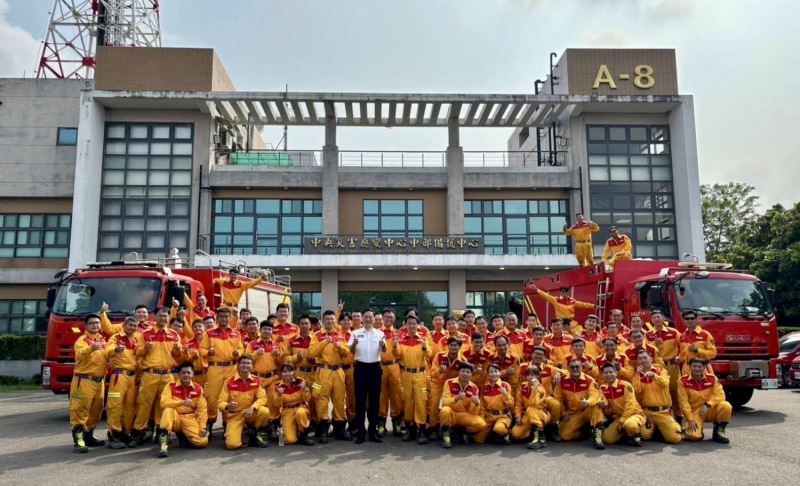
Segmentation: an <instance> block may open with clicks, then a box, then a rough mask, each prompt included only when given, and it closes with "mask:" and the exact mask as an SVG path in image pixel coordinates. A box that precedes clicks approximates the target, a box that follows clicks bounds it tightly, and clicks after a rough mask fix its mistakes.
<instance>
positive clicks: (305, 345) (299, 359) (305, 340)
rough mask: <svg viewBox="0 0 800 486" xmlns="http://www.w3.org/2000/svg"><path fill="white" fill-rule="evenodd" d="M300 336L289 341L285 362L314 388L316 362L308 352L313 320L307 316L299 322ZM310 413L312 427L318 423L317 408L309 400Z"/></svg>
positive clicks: (302, 317) (308, 385)
mask: <svg viewBox="0 0 800 486" xmlns="http://www.w3.org/2000/svg"><path fill="white" fill-rule="evenodd" d="M297 328H298V329H299V334H298V335H297V336H295V337H293V338H291V339H289V341H288V344H289V347H288V348H287V350H286V358H285V359H284V362H285V363H287V364H291V365H293V366H294V373H295V376H297V377H298V378H300V379H302V380H303V382H304V383H305V384H306V386H307V387H308V388H309V389H312V388H313V386H314V380H316V379H317V369H316V361H315V360H314V358H313V357H311V355H309V354H308V350H309V348H310V347H311V320H310V319H309V317H308V316H307V315H305V314H303V315H302V316H300V319H298V320H297ZM308 411H309V413H310V414H311V415H310V420H311V425H312V427H313V426H315V424H316V422H317V408H316V404H315V402H314V400H311V399H309V401H308Z"/></svg>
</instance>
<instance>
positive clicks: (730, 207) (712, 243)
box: [700, 182, 758, 261]
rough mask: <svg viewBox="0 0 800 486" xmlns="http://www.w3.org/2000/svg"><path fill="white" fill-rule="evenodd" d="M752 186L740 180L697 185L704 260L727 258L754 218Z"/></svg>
mask: <svg viewBox="0 0 800 486" xmlns="http://www.w3.org/2000/svg"><path fill="white" fill-rule="evenodd" d="M754 189H755V188H754V187H753V186H751V185H750V184H744V183H741V182H729V183H727V184H713V185H710V184H703V185H702V186H700V195H701V196H702V199H703V203H702V211H703V238H704V240H705V247H706V260H708V261H729V260H730V256H731V255H730V252H731V249H732V248H733V245H734V244H735V242H736V240H737V238H738V236H739V235H740V233H741V232H742V231H743V230H744V228H746V227H747V226H748V225H749V224H750V223H752V221H753V220H754V219H755V218H756V206H757V205H758V196H756V195H755V194H753V190H754Z"/></svg>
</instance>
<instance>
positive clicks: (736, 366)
mask: <svg viewBox="0 0 800 486" xmlns="http://www.w3.org/2000/svg"><path fill="white" fill-rule="evenodd" d="M533 285H535V286H536V287H538V288H539V289H541V290H544V291H545V292H548V293H550V294H551V295H554V296H558V294H559V290H560V289H561V288H564V287H566V288H568V289H569V290H570V293H571V295H572V297H573V298H575V299H576V300H580V301H584V302H590V303H592V304H595V309H594V310H585V309H576V314H575V318H576V319H577V320H578V321H580V322H583V320H584V319H585V318H586V316H587V315H589V314H597V315H598V316H599V317H600V320H601V322H606V320H607V319H608V314H609V312H610V310H611V309H621V310H622V311H623V312H624V313H625V316H626V318H628V319H630V317H631V316H635V315H640V316H642V318H643V319H644V320H645V322H647V321H649V319H650V311H651V310H653V309H660V310H661V311H662V312H663V313H664V315H665V316H666V317H667V320H668V321H670V322H671V323H672V325H673V326H674V327H675V328H676V329H678V331H680V332H683V331H684V330H685V329H686V325H685V323H684V321H683V318H682V317H681V313H682V312H683V311H686V310H689V309H691V310H694V311H696V312H697V314H698V316H699V318H700V325H701V326H702V327H703V328H704V329H705V330H707V331H708V332H710V333H711V335H712V336H713V337H714V340H715V341H716V346H717V357H716V359H714V360H713V361H712V362H711V366H712V368H713V369H714V372H715V373H716V375H717V376H718V377H719V379H720V382H721V383H722V385H723V387H724V388H725V393H726V395H727V397H728V400H729V401H730V402H731V403H732V404H733V405H734V406H736V407H740V406H742V405H744V404H745V403H747V401H748V400H750V398H751V397H752V396H753V391H754V390H755V389H756V388H765V389H766V388H777V386H778V380H777V377H779V376H781V369H780V367H781V366H780V364H779V363H778V362H777V357H778V328H777V323H776V320H775V311H774V304H773V302H774V299H773V296H772V294H771V291H769V290H768V289H767V286H766V285H765V284H764V283H763V282H761V281H760V280H759V279H758V278H756V277H755V276H753V275H750V274H748V273H745V272H742V271H738V270H731V269H730V265H726V264H713V263H708V264H704V263H692V262H677V261H652V260H630V261H622V262H619V263H617V265H616V268H615V269H614V271H613V272H607V271H606V269H605V268H604V266H603V265H602V264H598V265H593V266H590V267H583V268H574V269H571V270H565V271H562V272H558V273H554V274H550V275H546V276H543V277H539V278H536V279H532V280H528V281H527V282H526V283H525V290H524V293H525V302H524V304H525V305H524V306H523V317H526V316H527V314H528V313H530V312H531V310H534V311H535V312H536V314H537V315H538V317H539V319H540V320H541V321H542V322H543V323H547V322H549V320H550V318H551V317H554V314H553V310H552V309H551V308H550V305H549V304H548V303H547V302H546V301H545V300H544V299H542V298H541V297H540V296H538V295H537V293H536V291H535V290H533V288H532V286H533Z"/></svg>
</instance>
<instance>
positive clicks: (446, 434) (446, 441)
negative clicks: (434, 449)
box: [442, 427, 453, 449]
mask: <svg viewBox="0 0 800 486" xmlns="http://www.w3.org/2000/svg"><path fill="white" fill-rule="evenodd" d="M442 447H444V448H445V449H452V448H453V443H452V442H451V441H450V427H442Z"/></svg>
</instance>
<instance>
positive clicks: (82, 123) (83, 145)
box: [69, 91, 106, 270]
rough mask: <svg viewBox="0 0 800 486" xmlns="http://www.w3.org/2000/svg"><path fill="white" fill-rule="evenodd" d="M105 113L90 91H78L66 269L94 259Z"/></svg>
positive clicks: (95, 258)
mask: <svg viewBox="0 0 800 486" xmlns="http://www.w3.org/2000/svg"><path fill="white" fill-rule="evenodd" d="M105 123H106V112H105V108H103V107H102V106H101V105H100V103H97V102H95V100H94V98H93V96H92V94H91V92H89V91H83V92H82V93H81V106H80V118H79V122H78V147H77V153H76V156H75V192H74V194H73V196H72V228H71V230H70V244H69V269H70V270H75V269H76V268H79V267H83V266H85V265H86V264H87V263H89V262H93V261H96V260H97V234H98V229H99V226H100V190H101V185H102V176H103V144H104V141H105Z"/></svg>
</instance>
